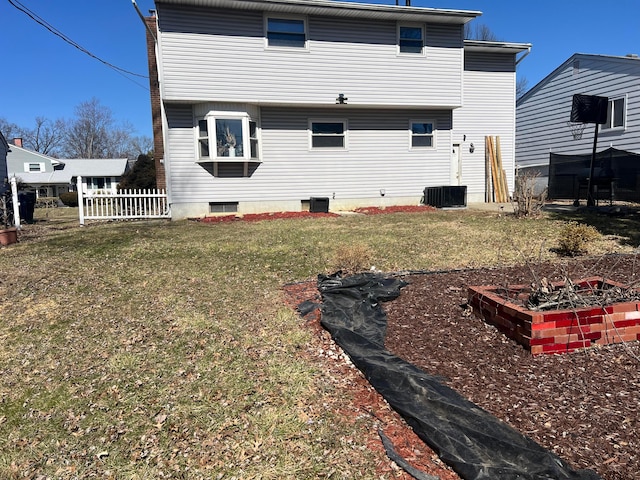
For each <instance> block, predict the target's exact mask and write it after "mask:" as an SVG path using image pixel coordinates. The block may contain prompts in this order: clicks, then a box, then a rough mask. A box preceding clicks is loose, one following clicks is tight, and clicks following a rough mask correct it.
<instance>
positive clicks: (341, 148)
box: [308, 118, 349, 152]
mask: <svg viewBox="0 0 640 480" xmlns="http://www.w3.org/2000/svg"><path fill="white" fill-rule="evenodd" d="M314 123H341V124H342V135H339V134H330V135H326V136H331V137H334V136H335V137H340V136H341V137H342V138H343V141H342V146H336V147H333V146H332V147H314V146H313V139H314V137H318V136H322V135H321V134H315V135H314V133H313V124H314ZM308 132H309V150H311V151H314V152H326V151H332V150H334V151H336V150H339V151H344V150H347V146H348V132H349V127H348V123H347V120H346V119H345V118H310V119H309V129H308Z"/></svg>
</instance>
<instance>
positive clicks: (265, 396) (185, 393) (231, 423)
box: [0, 209, 640, 479]
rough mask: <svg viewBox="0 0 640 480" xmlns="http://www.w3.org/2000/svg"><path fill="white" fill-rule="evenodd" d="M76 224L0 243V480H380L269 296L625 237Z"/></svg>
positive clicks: (535, 257) (528, 224)
mask: <svg viewBox="0 0 640 480" xmlns="http://www.w3.org/2000/svg"><path fill="white" fill-rule="evenodd" d="M75 213H76V211H74V210H73V209H47V210H44V209H43V210H40V209H38V210H36V220H37V221H36V223H35V224H34V225H27V226H25V227H24V230H23V231H22V233H21V242H20V243H19V244H17V245H14V246H11V247H7V248H1V249H0V272H1V274H0V319H1V320H2V321H1V322H0V341H1V342H2V350H1V351H0V478H7V479H12V478H15V479H18V478H61V479H71V478H89V477H96V478H117V479H120V478H127V479H129V478H130V479H151V478H153V479H155V478H189V479H198V478H218V479H222V478H229V479H230V478H243V479H245V478H261V479H270V478H273V479H275V478H278V479H282V478H291V479H301V478H309V479H311V478H345V479H347V478H348V479H352V478H379V474H378V473H377V470H376V465H377V464H379V463H380V462H384V461H386V460H385V459H384V458H383V457H382V455H381V454H379V453H377V452H376V451H372V450H371V449H370V448H368V445H367V443H366V441H365V439H364V438H363V434H362V433H363V432H368V431H371V430H374V429H375V419H374V418H372V417H371V416H367V415H365V414H363V415H356V416H353V415H351V416H349V415H344V413H341V411H340V410H339V407H340V405H341V404H343V403H348V402H349V389H348V386H344V385H341V384H340V383H339V382H336V381H334V379H331V378H328V376H327V375H328V374H327V373H326V372H324V371H323V370H322V369H321V368H319V367H318V365H317V364H316V363H314V362H313V356H312V355H311V352H313V350H314V349H315V348H316V342H317V339H316V337H314V336H313V335H312V333H311V332H309V331H308V330H307V329H306V328H305V326H304V324H303V323H302V322H301V320H300V319H299V318H298V317H297V315H296V314H295V313H294V312H293V311H292V310H291V309H290V308H289V307H287V306H286V305H285V303H284V299H283V293H282V286H283V285H284V284H287V283H290V282H299V281H306V280H310V279H313V278H315V276H316V275H317V274H318V273H325V272H331V271H334V270H337V269H339V268H343V267H345V266H349V267H351V268H353V266H354V262H353V260H354V257H356V254H357V262H355V266H360V267H362V268H366V269H369V268H370V267H371V266H375V268H376V269H378V270H382V271H388V272H393V271H400V270H436V269H449V268H460V267H479V266H492V265H493V266H505V265H511V264H515V263H523V262H533V263H535V262H537V261H541V260H547V259H558V261H561V259H560V258H558V257H557V255H556V254H555V253H554V252H553V248H554V247H555V246H556V245H557V244H558V237H559V235H560V232H561V230H562V227H563V226H564V225H565V222H566V221H567V220H571V219H573V220H579V221H581V222H584V223H590V224H593V225H595V226H596V227H598V228H599V229H600V231H601V232H602V233H603V236H602V237H601V238H599V239H598V240H595V241H594V242H593V243H592V245H591V253H592V254H595V255H598V254H602V253H605V252H611V251H627V252H628V251H631V249H632V248H633V247H634V246H635V245H634V243H635V242H636V240H637V239H638V238H639V236H638V232H639V231H640V229H639V228H638V223H637V221H636V220H635V218H632V219H629V218H609V219H607V221H606V222H602V221H601V219H600V217H597V216H589V215H587V216H584V215H582V214H581V216H580V217H579V218H575V217H572V218H567V217H560V216H554V217H552V216H550V215H549V214H546V215H545V216H544V217H542V218H537V219H516V218H515V217H513V216H511V215H506V214H497V213H489V212H481V211H473V210H456V211H437V212H430V213H416V214H408V213H397V214H385V215H375V216H363V215H359V216H351V215H350V216H344V217H339V218H313V219H290V220H273V221H262V222H231V223H220V224H204V223H199V222H193V221H180V222H163V221H158V222H122V223H102V224H92V225H88V226H86V227H82V228H81V227H79V226H78V225H77V218H76V217H74V215H75ZM616 222H619V223H618V224H616ZM616 225H618V226H617V227H616ZM624 232H627V233H624ZM625 235H626V236H625ZM350 252H352V256H351V257H350ZM349 262H351V263H349ZM347 264H349V265H347ZM385 478H392V477H385Z"/></svg>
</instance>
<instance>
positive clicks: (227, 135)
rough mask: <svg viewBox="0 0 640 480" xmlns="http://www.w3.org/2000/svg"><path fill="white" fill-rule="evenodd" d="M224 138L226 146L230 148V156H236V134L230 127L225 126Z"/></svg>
mask: <svg viewBox="0 0 640 480" xmlns="http://www.w3.org/2000/svg"><path fill="white" fill-rule="evenodd" d="M224 139H225V142H226V147H227V148H228V149H229V156H230V157H235V156H236V136H235V135H234V134H233V132H231V130H230V129H229V127H225V130H224Z"/></svg>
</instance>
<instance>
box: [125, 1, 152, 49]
mask: <svg viewBox="0 0 640 480" xmlns="http://www.w3.org/2000/svg"><path fill="white" fill-rule="evenodd" d="M131 3H132V4H133V8H135V9H136V12H138V16H139V17H140V20H142V23H143V24H144V26H145V28H146V29H147V32H149V35H151V37H152V38H153V41H154V42H157V41H158V39H157V38H156V35H155V34H154V33H153V31H152V30H151V28H149V25H147V22H146V21H145V19H144V15H143V14H142V12H141V11H140V8H139V7H138V4H137V3H136V0H131Z"/></svg>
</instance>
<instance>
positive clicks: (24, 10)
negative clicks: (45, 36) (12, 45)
mask: <svg viewBox="0 0 640 480" xmlns="http://www.w3.org/2000/svg"><path fill="white" fill-rule="evenodd" d="M7 1H8V2H9V3H10V4H11V5H12V6H13V7H14V8H16V9H17V10H19V11H20V12H22V13H24V14H25V15H26V16H28V17H29V18H30V19H32V20H33V21H34V22H36V23H37V24H38V25H41V26H42V27H44V28H46V29H47V30H49V31H50V32H51V33H53V34H54V35H55V36H57V37H59V38H61V39H62V40H64V41H65V42H67V43H68V44H69V45H71V46H73V47H74V48H76V49H78V50H80V51H81V52H82V53H85V54H86V55H88V56H90V57H91V58H93V59H95V60H98V61H99V62H100V63H103V64H104V65H106V66H107V67H109V68H111V69H113V70H115V71H116V72H118V73H119V74H121V75H123V74H124V75H123V76H125V78H127V79H128V80H130V81H132V82H133V83H135V84H136V85H139V86H141V87H143V88H145V89H147V90H148V88H147V87H146V86H144V85H141V84H140V83H138V82H136V81H134V80H133V79H131V78H129V77H126V75H132V76H135V77H140V78H149V77H148V76H146V75H141V74H139V73H135V72H130V71H129V70H125V69H124V68H120V67H118V66H117V65H114V64H112V63H110V62H107V61H106V60H103V59H102V58H100V57H98V56H97V55H94V54H93V53H91V52H90V51H89V50H87V49H86V48H84V47H83V46H82V45H80V44H78V43H77V42H75V41H73V40H72V39H71V38H69V37H68V36H66V35H65V34H64V33H62V32H61V31H60V30H58V29H57V28H55V27H54V26H53V25H51V24H50V23H48V22H47V21H46V20H44V19H43V18H41V17H40V16H38V15H37V14H36V13H34V12H32V11H31V10H29V9H28V8H27V7H25V6H24V5H22V4H21V3H20V2H18V1H17V0H7Z"/></svg>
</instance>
